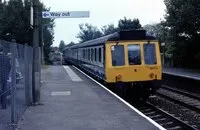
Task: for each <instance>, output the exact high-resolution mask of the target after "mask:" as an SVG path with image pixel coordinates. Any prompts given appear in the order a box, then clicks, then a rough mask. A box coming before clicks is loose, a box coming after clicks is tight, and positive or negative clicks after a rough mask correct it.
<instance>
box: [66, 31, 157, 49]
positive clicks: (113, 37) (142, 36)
mask: <svg viewBox="0 0 200 130" xmlns="http://www.w3.org/2000/svg"><path fill="white" fill-rule="evenodd" d="M120 40H122V41H123V40H124V41H126V40H156V38H155V37H154V36H151V35H147V34H146V31H145V30H125V31H119V32H115V33H112V34H109V35H106V36H102V37H100V38H97V39H93V40H89V41H86V42H83V43H78V44H75V45H73V46H70V47H66V48H65V49H67V48H81V47H89V46H97V45H101V44H105V43H106V42H107V41H120Z"/></svg>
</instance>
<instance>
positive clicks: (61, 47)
mask: <svg viewBox="0 0 200 130" xmlns="http://www.w3.org/2000/svg"><path fill="white" fill-rule="evenodd" d="M65 46H66V45H65V42H64V41H63V40H61V41H60V44H59V50H60V52H62V51H63V49H65Z"/></svg>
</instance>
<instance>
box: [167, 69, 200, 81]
mask: <svg viewBox="0 0 200 130" xmlns="http://www.w3.org/2000/svg"><path fill="white" fill-rule="evenodd" d="M163 73H165V74H170V75H174V76H181V77H186V78H191V79H195V80H200V78H199V77H197V76H189V75H183V74H176V73H172V72H165V71H163Z"/></svg>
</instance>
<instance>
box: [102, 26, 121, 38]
mask: <svg viewBox="0 0 200 130" xmlns="http://www.w3.org/2000/svg"><path fill="white" fill-rule="evenodd" d="M101 30H102V32H103V35H108V34H111V33H114V32H117V31H118V28H116V27H115V26H114V24H108V25H105V26H103V27H102V28H101Z"/></svg>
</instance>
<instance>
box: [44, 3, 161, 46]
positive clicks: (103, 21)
mask: <svg viewBox="0 0 200 130" xmlns="http://www.w3.org/2000/svg"><path fill="white" fill-rule="evenodd" d="M41 2H43V3H44V4H45V5H46V6H47V7H50V8H51V11H90V17H89V18H58V19H56V20H55V25H56V26H55V28H54V33H55V35H54V36H55V38H54V43H53V46H58V45H59V43H60V41H61V40H63V41H64V42H65V43H66V44H68V43H70V42H71V41H73V42H75V43H77V42H78V41H79V39H78V38H76V36H77V34H78V32H79V31H80V29H79V24H82V23H90V24H92V25H93V26H97V27H98V28H99V29H100V28H101V27H102V26H104V25H107V24H114V25H115V26H117V24H118V20H119V19H123V18H124V17H126V18H131V19H133V18H138V19H139V20H140V23H141V24H142V26H143V25H146V24H152V23H156V22H160V20H161V19H164V14H165V5H164V2H163V0H41Z"/></svg>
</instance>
